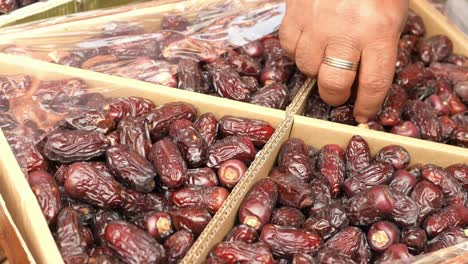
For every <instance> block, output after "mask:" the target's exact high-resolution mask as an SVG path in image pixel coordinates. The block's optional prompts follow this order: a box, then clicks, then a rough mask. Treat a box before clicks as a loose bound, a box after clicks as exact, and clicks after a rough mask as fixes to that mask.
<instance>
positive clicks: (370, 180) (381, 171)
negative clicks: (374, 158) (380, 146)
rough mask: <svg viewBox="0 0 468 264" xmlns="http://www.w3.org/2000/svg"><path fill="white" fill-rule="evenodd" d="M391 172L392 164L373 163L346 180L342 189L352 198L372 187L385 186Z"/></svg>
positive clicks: (391, 174)
mask: <svg viewBox="0 0 468 264" xmlns="http://www.w3.org/2000/svg"><path fill="white" fill-rule="evenodd" d="M393 172H394V169H393V167H392V164H390V163H388V162H376V163H373V164H372V165H369V166H368V167H367V168H364V169H362V170H360V171H358V172H357V173H356V174H355V175H354V176H352V177H351V178H348V179H346V180H345V182H344V185H343V189H344V191H345V192H346V194H348V196H349V197H352V196H354V195H356V194H357V193H359V192H362V191H364V190H366V189H369V188H371V187H373V186H377V185H381V184H387V183H388V182H389V181H390V180H391V178H392V176H393Z"/></svg>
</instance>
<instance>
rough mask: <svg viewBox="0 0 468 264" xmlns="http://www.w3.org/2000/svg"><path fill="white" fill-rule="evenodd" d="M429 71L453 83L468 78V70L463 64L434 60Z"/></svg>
mask: <svg viewBox="0 0 468 264" xmlns="http://www.w3.org/2000/svg"><path fill="white" fill-rule="evenodd" d="M429 71H430V72H431V74H433V75H434V76H435V77H436V78H440V79H447V80H450V81H451V82H452V83H457V82H461V81H466V80H468V70H467V69H466V68H465V67H463V66H457V65H454V64H450V63H442V62H434V63H431V65H430V67H429Z"/></svg>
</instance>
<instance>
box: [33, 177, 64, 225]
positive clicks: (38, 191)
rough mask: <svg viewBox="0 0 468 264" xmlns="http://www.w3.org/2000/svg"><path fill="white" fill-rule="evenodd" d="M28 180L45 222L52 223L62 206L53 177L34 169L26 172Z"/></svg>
mask: <svg viewBox="0 0 468 264" xmlns="http://www.w3.org/2000/svg"><path fill="white" fill-rule="evenodd" d="M28 182H29V186H30V187H31V190H32V191H33V193H34V195H36V198H37V202H38V203H39V207H40V208H41V210H42V213H43V214H44V217H45V218H46V220H47V223H48V224H49V225H50V224H54V223H55V221H56V220H57V216H58V214H59V211H60V209H61V207H62V205H61V197H60V192H59V190H58V186H57V183H56V182H55V180H54V178H52V176H51V175H50V174H49V173H47V172H46V171H35V172H31V173H29V174H28Z"/></svg>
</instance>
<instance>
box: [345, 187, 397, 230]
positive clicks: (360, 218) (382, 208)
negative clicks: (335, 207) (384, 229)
mask: <svg viewBox="0 0 468 264" xmlns="http://www.w3.org/2000/svg"><path fill="white" fill-rule="evenodd" d="M396 202H397V201H396V199H395V196H394V193H393V192H391V190H390V189H389V188H388V187H387V186H384V185H378V186H374V187H371V188H370V189H367V190H365V191H362V192H360V193H358V194H357V195H355V196H353V197H352V198H351V199H350V200H349V201H347V202H346V203H345V208H346V215H347V216H348V218H349V220H350V223H351V224H353V225H360V226H362V225H369V224H372V223H375V222H377V221H380V220H382V219H383V218H385V217H388V216H390V215H391V214H392V212H393V210H394V209H395V206H396Z"/></svg>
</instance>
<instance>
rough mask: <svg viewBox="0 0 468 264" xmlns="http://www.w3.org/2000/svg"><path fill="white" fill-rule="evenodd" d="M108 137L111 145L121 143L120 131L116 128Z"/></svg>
mask: <svg viewBox="0 0 468 264" xmlns="http://www.w3.org/2000/svg"><path fill="white" fill-rule="evenodd" d="M106 138H107V139H108V140H109V142H110V144H111V146H114V145H115V144H120V131H118V130H114V131H112V132H110V133H109V134H107V135H106Z"/></svg>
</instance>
